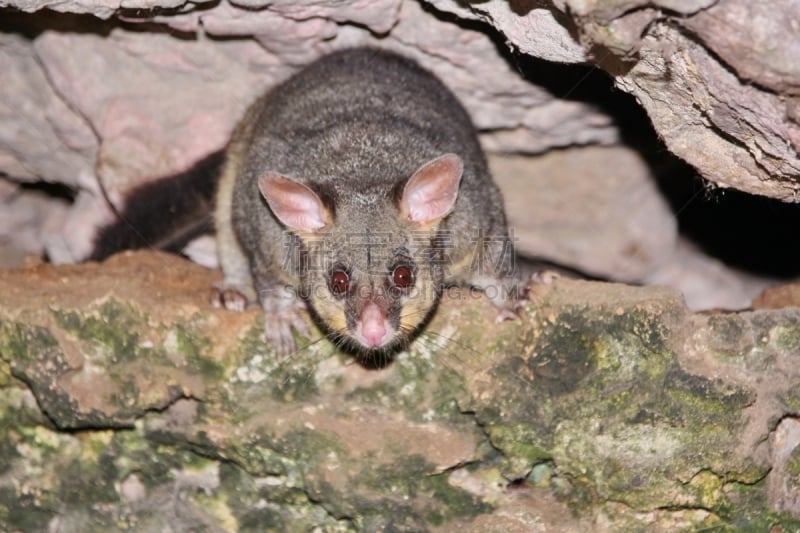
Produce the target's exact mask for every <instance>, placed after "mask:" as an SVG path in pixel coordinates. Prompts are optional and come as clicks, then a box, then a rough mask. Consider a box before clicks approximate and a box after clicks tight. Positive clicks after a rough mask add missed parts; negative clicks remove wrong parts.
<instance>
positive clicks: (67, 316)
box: [51, 299, 152, 364]
mask: <svg viewBox="0 0 800 533" xmlns="http://www.w3.org/2000/svg"><path fill="white" fill-rule="evenodd" d="M51 312H52V314H53V317H54V318H55V320H56V323H57V324H58V325H59V326H60V327H62V328H63V329H65V330H66V331H68V332H70V333H72V334H73V335H75V336H76V337H77V338H79V339H81V340H82V341H84V342H87V343H89V344H91V345H93V346H95V347H97V348H98V349H99V350H100V351H101V353H102V354H103V355H104V356H105V357H107V358H108V361H109V363H112V364H113V363H120V362H123V361H135V360H140V359H142V358H146V357H147V356H148V355H149V354H150V353H151V352H152V348H151V347H148V346H147V345H146V344H143V343H142V342H141V336H140V334H139V333H138V331H139V330H142V329H145V330H146V329H147V324H146V322H145V320H144V318H143V316H142V314H141V313H140V312H138V311H137V310H136V309H135V308H134V307H133V306H132V305H130V304H125V303H121V302H118V301H116V300H114V299H110V300H107V301H106V302H104V303H103V304H101V305H100V306H99V307H97V308H90V309H88V310H86V311H80V312H78V311H69V310H62V309H57V308H53V309H51ZM147 358H148V359H149V357H147Z"/></svg>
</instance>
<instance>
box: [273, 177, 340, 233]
mask: <svg viewBox="0 0 800 533" xmlns="http://www.w3.org/2000/svg"><path fill="white" fill-rule="evenodd" d="M258 189H259V190H260V191H261V194H262V195H263V196H264V199H265V200H266V201H267V203H268V204H269V207H270V209H272V212H273V213H275V216H276V217H278V220H280V221H281V222H283V223H284V224H286V226H287V227H289V228H290V229H293V230H296V231H302V232H305V233H313V232H315V231H318V230H320V229H322V228H324V227H325V226H327V225H328V224H329V223H330V222H331V215H330V211H328V209H327V208H326V207H325V205H324V204H323V203H322V200H320V198H319V196H317V194H316V193H315V192H314V191H312V190H311V189H309V188H308V187H306V186H305V185H303V184H302V183H298V182H296V181H294V180H293V179H291V178H287V177H286V176H283V175H281V174H276V173H267V174H264V175H262V176H261V177H260V178H258Z"/></svg>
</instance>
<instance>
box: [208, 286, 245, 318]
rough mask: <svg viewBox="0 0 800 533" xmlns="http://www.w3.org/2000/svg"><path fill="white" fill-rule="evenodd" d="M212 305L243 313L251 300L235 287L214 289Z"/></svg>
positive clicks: (211, 298)
mask: <svg viewBox="0 0 800 533" xmlns="http://www.w3.org/2000/svg"><path fill="white" fill-rule="evenodd" d="M210 300H211V305H213V306H214V307H218V308H220V309H227V310H229V311H238V312H242V311H244V310H245V309H247V306H248V305H249V304H250V303H251V300H249V299H248V298H247V296H245V295H244V293H243V291H240V290H239V289H236V288H235V287H225V286H222V287H214V288H213V289H212V290H211V297H210Z"/></svg>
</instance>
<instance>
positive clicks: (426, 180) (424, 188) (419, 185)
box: [400, 154, 464, 227]
mask: <svg viewBox="0 0 800 533" xmlns="http://www.w3.org/2000/svg"><path fill="white" fill-rule="evenodd" d="M463 172H464V163H463V162H462V161H461V158H460V157H458V156H457V155H455V154H445V155H443V156H440V157H437V158H436V159H433V160H431V161H428V162H427V163H425V164H424V165H422V166H421V167H420V168H419V169H418V170H417V171H416V172H414V175H413V176H411V178H410V179H409V180H408V181H407V182H406V184H405V187H404V188H403V194H402V196H401V197H400V213H401V215H402V216H403V217H404V218H406V219H407V220H409V221H411V222H414V223H416V224H417V225H418V226H420V227H429V226H431V225H432V224H435V223H437V222H438V221H439V220H441V219H442V218H444V217H445V216H447V214H448V213H450V211H452V210H453V207H454V206H455V203H456V198H458V187H459V184H460V183H461V174H462V173H463Z"/></svg>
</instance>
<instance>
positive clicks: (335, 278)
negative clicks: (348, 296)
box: [328, 270, 350, 296]
mask: <svg viewBox="0 0 800 533" xmlns="http://www.w3.org/2000/svg"><path fill="white" fill-rule="evenodd" d="M328 286H329V287H330V290H331V292H332V293H333V294H334V295H335V296H344V293H346V292H347V289H348V288H349V287H350V276H349V275H348V274H347V272H345V271H344V270H334V271H333V272H331V275H330V277H329V278H328Z"/></svg>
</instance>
